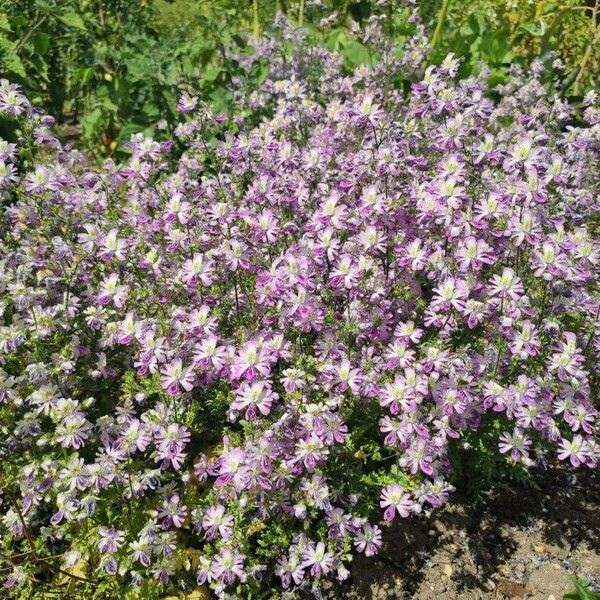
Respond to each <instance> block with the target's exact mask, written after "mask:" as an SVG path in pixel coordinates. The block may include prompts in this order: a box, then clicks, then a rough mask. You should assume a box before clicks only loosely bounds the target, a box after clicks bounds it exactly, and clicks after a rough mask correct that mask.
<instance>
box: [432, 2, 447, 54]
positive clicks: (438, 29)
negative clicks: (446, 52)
mask: <svg viewBox="0 0 600 600" xmlns="http://www.w3.org/2000/svg"><path fill="white" fill-rule="evenodd" d="M450 1H451V0H443V2H442V6H441V8H440V12H439V13H438V18H437V24H436V26H435V31H434V32H433V36H432V37H431V48H432V49H433V48H435V47H436V46H437V45H438V44H439V42H440V40H441V38H442V30H443V29H444V23H445V22H446V15H447V14H448V8H449V7H450Z"/></svg>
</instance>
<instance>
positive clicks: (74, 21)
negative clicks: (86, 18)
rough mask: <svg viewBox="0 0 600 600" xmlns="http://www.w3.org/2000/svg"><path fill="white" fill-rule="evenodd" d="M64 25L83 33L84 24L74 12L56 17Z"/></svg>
mask: <svg viewBox="0 0 600 600" xmlns="http://www.w3.org/2000/svg"><path fill="white" fill-rule="evenodd" d="M58 18H59V19H60V20H61V21H62V22H63V23H64V24H65V25H68V26H69V27H73V28H75V29H80V30H81V31H85V23H84V22H83V19H82V18H81V17H80V16H79V15H78V14H77V13H75V12H67V13H65V14H63V15H60V16H59V17H58Z"/></svg>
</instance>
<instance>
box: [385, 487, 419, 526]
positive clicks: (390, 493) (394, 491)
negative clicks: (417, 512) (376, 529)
mask: <svg viewBox="0 0 600 600" xmlns="http://www.w3.org/2000/svg"><path fill="white" fill-rule="evenodd" d="M379 504H380V506H381V508H385V512H384V513H383V518H384V519H385V520H386V521H391V520H392V519H393V518H394V516H395V514H396V513H398V514H399V515H400V516H401V517H408V515H409V514H410V513H411V512H412V510H413V501H412V500H411V498H410V496H409V495H408V494H407V493H406V492H405V491H404V488H403V487H402V486H401V485H398V484H397V483H394V484H391V485H388V486H386V487H385V488H383V490H382V491H381V501H380V503H379Z"/></svg>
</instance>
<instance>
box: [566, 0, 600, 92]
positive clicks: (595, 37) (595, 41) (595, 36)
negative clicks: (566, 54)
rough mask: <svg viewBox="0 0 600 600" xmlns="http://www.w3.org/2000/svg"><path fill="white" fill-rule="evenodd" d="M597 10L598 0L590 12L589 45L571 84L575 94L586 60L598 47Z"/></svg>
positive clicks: (599, 34)
mask: <svg viewBox="0 0 600 600" xmlns="http://www.w3.org/2000/svg"><path fill="white" fill-rule="evenodd" d="M598 10H600V0H596V3H595V4H594V8H593V10H592V30H591V34H592V39H591V40H590V43H589V44H588V46H587V48H586V49H585V54H584V55H583V58H582V59H581V64H580V65H579V71H577V76H576V77H575V81H574V83H573V90H574V91H575V93H576V94H577V92H578V91H579V86H580V84H581V80H582V78H583V75H584V73H585V67H586V65H587V62H588V60H590V57H591V56H592V51H593V50H594V49H595V48H597V47H598V44H599V43H600V23H597V22H596V21H597V18H596V17H597V16H598Z"/></svg>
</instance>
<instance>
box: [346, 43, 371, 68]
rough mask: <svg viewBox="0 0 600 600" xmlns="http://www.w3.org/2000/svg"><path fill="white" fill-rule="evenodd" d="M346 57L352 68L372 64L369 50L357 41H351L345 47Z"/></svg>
mask: <svg viewBox="0 0 600 600" xmlns="http://www.w3.org/2000/svg"><path fill="white" fill-rule="evenodd" d="M344 57H345V58H346V60H347V61H348V63H349V64H350V66H352V67H357V66H358V65H370V64H371V53H370V52H369V49H368V48H367V47H366V46H364V45H363V44H361V43H360V42H357V41H356V40H350V41H349V42H348V43H347V44H346V45H345V46H344Z"/></svg>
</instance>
